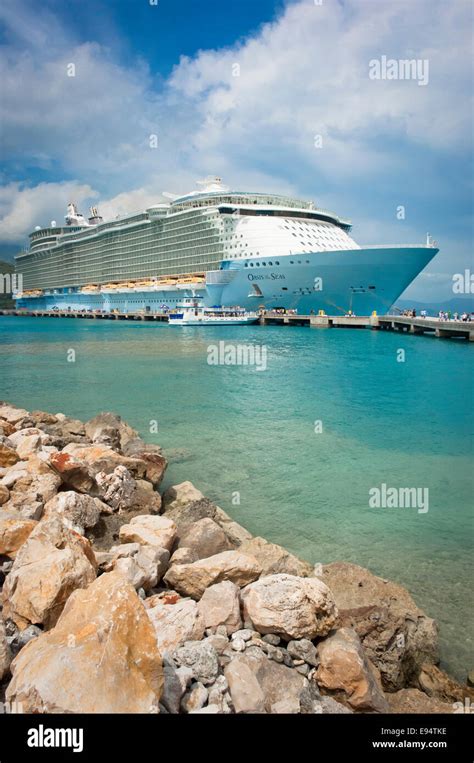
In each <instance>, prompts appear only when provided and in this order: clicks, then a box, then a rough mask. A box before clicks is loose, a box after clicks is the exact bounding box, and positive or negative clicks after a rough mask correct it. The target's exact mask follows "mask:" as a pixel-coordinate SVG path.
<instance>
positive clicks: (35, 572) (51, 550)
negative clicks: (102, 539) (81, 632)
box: [3, 517, 96, 628]
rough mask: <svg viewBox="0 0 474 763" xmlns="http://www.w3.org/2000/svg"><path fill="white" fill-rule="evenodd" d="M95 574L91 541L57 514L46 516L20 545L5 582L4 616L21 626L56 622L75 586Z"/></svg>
mask: <svg viewBox="0 0 474 763" xmlns="http://www.w3.org/2000/svg"><path fill="white" fill-rule="evenodd" d="M95 576H96V560H95V557H94V554H93V552H92V549H91V546H90V544H89V541H87V540H86V539H85V538H83V537H82V536H81V535H79V534H78V533H76V532H74V531H73V530H69V529H68V528H67V527H66V526H65V524H64V523H63V522H62V521H61V519H59V518H58V517H52V518H51V519H45V520H43V521H42V522H40V523H39V524H38V525H37V526H36V527H35V529H34V530H33V531H32V532H31V534H30V536H29V537H28V539H27V540H26V541H25V542H24V543H23V545H22V546H21V548H20V549H19V551H18V553H17V555H16V558H15V561H14V563H13V567H12V569H11V572H10V574H9V575H8V577H7V579H6V581H5V583H4V586H3V611H4V617H10V618H11V619H12V620H13V621H14V622H15V623H16V624H17V625H18V626H19V627H20V628H24V627H26V626H27V625H29V624H30V623H33V624H38V623H43V624H44V625H45V626H46V627H47V628H50V627H51V626H53V625H54V624H55V623H56V621H57V619H58V617H59V615H60V614H61V611H62V609H63V607H64V605H65V603H66V601H67V599H68V597H69V596H70V594H71V593H72V592H73V591H74V590H75V589H76V588H86V587H87V586H88V585H89V583H91V582H92V581H93V580H94V579H95Z"/></svg>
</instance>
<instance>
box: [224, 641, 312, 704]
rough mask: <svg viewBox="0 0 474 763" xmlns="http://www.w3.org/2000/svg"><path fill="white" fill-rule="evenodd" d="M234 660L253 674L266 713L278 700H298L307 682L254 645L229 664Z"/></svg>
mask: <svg viewBox="0 0 474 763" xmlns="http://www.w3.org/2000/svg"><path fill="white" fill-rule="evenodd" d="M235 661H238V663H239V664H242V663H243V664H245V665H247V666H248V667H249V668H250V671H251V673H252V674H253V675H254V676H255V678H256V680H257V682H258V684H259V686H260V689H261V691H262V693H263V696H264V707H265V710H266V712H267V713H271V711H272V706H273V705H275V704H277V703H279V702H283V701H291V702H296V701H299V698H300V696H301V693H302V691H303V689H304V688H305V686H307V684H308V681H307V679H306V678H304V676H301V675H299V673H297V672H296V671H295V670H293V669H292V668H288V667H287V666H286V665H283V664H282V663H278V662H274V661H273V660H269V659H268V657H266V656H265V654H264V653H263V652H262V651H261V650H260V649H258V648H256V647H249V648H247V649H246V651H245V653H244V654H237V655H236V656H235V657H234V658H233V660H232V662H231V663H230V665H232V663H233V662H235ZM225 670H227V668H225Z"/></svg>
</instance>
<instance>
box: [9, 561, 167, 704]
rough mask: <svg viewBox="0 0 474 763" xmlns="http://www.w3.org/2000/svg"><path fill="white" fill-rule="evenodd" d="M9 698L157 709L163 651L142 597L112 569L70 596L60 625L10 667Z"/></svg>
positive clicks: (23, 651) (37, 639)
mask: <svg viewBox="0 0 474 763" xmlns="http://www.w3.org/2000/svg"><path fill="white" fill-rule="evenodd" d="M11 669H12V673H13V680H12V681H11V683H10V685H9V687H8V689H7V699H8V700H10V701H18V702H22V703H23V709H24V712H26V713H150V712H157V710H158V702H159V699H160V696H161V692H162V688H163V671H162V661H161V657H160V653H159V651H158V648H157V646H156V641H155V637H154V633H153V628H152V626H151V624H150V622H149V620H148V617H147V615H146V612H145V608H144V606H143V604H142V602H141V601H140V599H139V597H138V596H137V594H136V593H135V591H134V590H133V588H132V587H131V586H130V585H128V584H127V583H126V582H125V581H124V579H123V578H122V576H121V575H117V574H116V573H114V572H112V573H108V574H106V575H102V576H101V577H100V578H97V580H95V581H94V582H93V583H92V585H90V586H89V588H87V589H85V590H80V591H79V590H78V591H75V592H74V593H73V594H72V595H71V596H70V598H69V600H68V602H67V604H66V606H65V608H64V610H63V613H62V615H61V617H60V618H59V620H58V622H57V624H56V627H55V628H53V630H51V631H48V632H47V633H44V634H43V635H41V636H39V637H38V638H36V639H34V640H33V641H31V642H29V643H28V644H27V645H26V646H25V647H24V648H23V649H22V650H21V652H20V653H19V655H18V656H17V657H16V658H15V660H14V662H13V663H12V666H11Z"/></svg>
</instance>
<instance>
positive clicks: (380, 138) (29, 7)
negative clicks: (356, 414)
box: [0, 0, 473, 300]
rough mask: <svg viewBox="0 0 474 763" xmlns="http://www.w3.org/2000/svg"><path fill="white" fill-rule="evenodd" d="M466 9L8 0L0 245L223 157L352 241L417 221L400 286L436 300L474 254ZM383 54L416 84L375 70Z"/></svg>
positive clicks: (241, 0) (365, 0)
mask: <svg viewBox="0 0 474 763" xmlns="http://www.w3.org/2000/svg"><path fill="white" fill-rule="evenodd" d="M471 23H472V6H471V3H470V0H450V2H446V0H395V1H393V2H392V1H390V2H388V0H387V1H385V0H322V4H321V5H319V4H318V2H315V0H291V1H290V2H285V0H258V2H257V1H256V0H235V2H230V0H227V2H222V0H158V1H157V5H154V4H153V0H152V1H151V2H150V0H109V1H108V2H106V1H105V0H69V2H67V3H65V2H63V0H42V2H41V3H38V2H36V1H35V0H3V3H2V6H1V7H0V63H1V70H0V77H1V79H0V81H1V82H2V85H1V90H2V101H3V105H2V116H3V119H2V133H1V145H2V157H3V159H4V161H3V164H2V168H1V177H0V180H1V186H0V254H2V252H3V254H5V253H7V254H8V253H12V252H13V251H15V248H16V247H18V246H19V245H21V244H22V243H24V240H25V238H26V236H27V234H28V232H30V230H31V229H32V228H33V227H34V226H35V225H45V224H47V223H48V222H49V221H50V220H51V219H56V220H58V221H60V220H61V219H62V216H63V215H64V214H65V205H66V203H67V202H68V201H69V200H70V199H74V200H76V201H77V202H78V204H79V206H80V207H81V208H82V210H83V211H87V207H88V206H89V205H90V204H92V203H95V204H98V205H99V207H100V208H101V211H102V213H103V214H104V216H105V217H114V216H115V215H116V214H119V213H125V212H128V211H134V210H136V209H141V208H144V207H145V206H147V205H149V204H151V203H156V202H158V201H160V200H161V192H162V191H163V190H169V191H173V192H186V191H188V190H191V189H192V188H193V187H194V184H195V180H197V179H199V178H201V177H204V176H206V175H208V174H219V175H220V176H222V177H223V179H224V181H225V182H226V183H227V184H228V185H230V186H231V187H233V188H240V189H246V190H247V189H248V190H269V191H274V192H279V193H291V194H295V195H297V196H301V197H304V198H312V199H314V200H315V201H316V203H317V204H319V205H320V206H321V207H324V208H329V209H332V210H334V211H335V212H337V213H338V214H340V215H341V216H344V217H347V218H349V219H351V220H352V221H353V224H354V229H353V235H354V238H355V239H356V240H357V241H358V242H359V243H360V244H364V243H366V244H377V243H387V244H388V243H419V242H423V241H424V240H425V237H426V232H427V231H429V232H430V233H431V234H432V235H433V236H434V238H435V239H436V240H437V241H438V242H439V245H440V248H441V252H440V254H439V255H438V256H437V257H436V259H435V260H434V261H433V262H432V263H431V264H430V266H429V267H428V269H427V270H426V271H425V272H424V273H423V274H421V275H420V276H419V278H418V279H417V280H416V282H415V283H414V284H413V285H412V286H411V287H410V289H409V291H408V293H407V296H408V297H412V298H413V299H426V300H433V299H439V300H441V299H449V298H450V297H452V296H453V294H452V275H453V274H454V273H458V272H461V271H462V270H464V268H471V269H472V268H473V261H472V250H473V233H472V193H473V189H472V180H473V168H472V127H473V125H472V79H470V77H471V76H472V75H471V74H470V72H471V64H470V59H471V57H472V53H473V51H472V37H471V30H470V26H471ZM382 56H387V57H388V58H393V59H396V60H398V59H406V58H414V59H417V60H418V59H419V60H420V61H425V60H427V61H428V65H429V78H428V82H427V84H426V85H424V86H422V85H419V83H418V81H416V80H400V79H395V80H387V79H385V80H372V79H370V77H369V62H370V61H371V60H373V59H381V57H382ZM71 63H72V64H74V67H75V76H74V77H69V76H68V68H67V67H68V65H69V64H71ZM236 74H237V76H236ZM150 135H156V136H157V139H156V140H157V147H156V148H151V147H150ZM318 135H319V136H321V139H320V146H319V147H317V146H316V143H317V141H315V136H318ZM321 141H322V144H321ZM400 206H403V207H404V208H405V217H404V219H399V216H398V217H397V209H398V208H399V207H400Z"/></svg>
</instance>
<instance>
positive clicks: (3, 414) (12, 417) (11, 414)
mask: <svg viewBox="0 0 474 763" xmlns="http://www.w3.org/2000/svg"><path fill="white" fill-rule="evenodd" d="M27 416H28V411H25V409H24V408H16V406H14V405H8V403H1V404H0V419H5V421H8V423H9V424H17V423H18V422H19V421H21V420H22V419H25V418H27Z"/></svg>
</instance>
